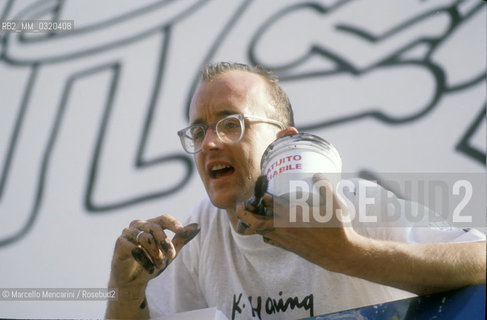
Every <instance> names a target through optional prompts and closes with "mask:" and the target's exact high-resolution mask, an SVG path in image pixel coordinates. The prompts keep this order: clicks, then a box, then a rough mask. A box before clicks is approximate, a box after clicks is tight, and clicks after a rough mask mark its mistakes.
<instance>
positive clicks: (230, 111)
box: [190, 109, 238, 125]
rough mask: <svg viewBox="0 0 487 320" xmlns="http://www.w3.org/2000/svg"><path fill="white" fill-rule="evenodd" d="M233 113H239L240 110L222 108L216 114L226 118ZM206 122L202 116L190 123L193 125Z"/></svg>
mask: <svg viewBox="0 0 487 320" xmlns="http://www.w3.org/2000/svg"><path fill="white" fill-rule="evenodd" d="M232 114H238V112H236V111H234V110H226V109H224V110H220V111H218V112H217V113H216V116H217V117H220V118H224V117H226V116H230V115H232ZM204 123H205V122H204V121H203V119H201V118H197V119H195V120H194V121H193V122H192V123H190V125H193V124H204Z"/></svg>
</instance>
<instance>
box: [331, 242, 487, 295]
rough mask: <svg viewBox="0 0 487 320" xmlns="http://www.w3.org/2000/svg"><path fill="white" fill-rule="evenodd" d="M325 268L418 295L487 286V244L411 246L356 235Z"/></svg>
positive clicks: (409, 244)
mask: <svg viewBox="0 0 487 320" xmlns="http://www.w3.org/2000/svg"><path fill="white" fill-rule="evenodd" d="M354 237H355V239H354V240H353V241H351V242H350V243H349V245H348V249H347V250H345V252H344V253H343V254H341V255H340V257H335V258H337V260H335V261H334V262H331V261H330V260H331V257H330V259H323V260H322V265H323V267H325V268H327V269H329V270H331V271H336V272H341V273H345V274H348V275H351V276H355V277H359V278H363V279H367V280H370V281H374V282H377V283H381V284H384V285H388V286H393V287H396V288H400V289H403V290H407V291H410V292H414V293H417V294H425V293H432V292H437V291H445V290H451V289H455V288H459V287H462V286H467V285H475V284H480V283H485V280H486V279H485V271H486V270H485V266H486V244H485V242H469V243H439V244H411V243H402V242H395V241H384V240H375V239H370V238H366V237H363V236H359V235H356V236H354Z"/></svg>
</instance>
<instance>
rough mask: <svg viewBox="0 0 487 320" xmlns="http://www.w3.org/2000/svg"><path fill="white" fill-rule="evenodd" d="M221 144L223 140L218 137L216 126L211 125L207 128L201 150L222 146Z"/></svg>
mask: <svg viewBox="0 0 487 320" xmlns="http://www.w3.org/2000/svg"><path fill="white" fill-rule="evenodd" d="M221 145H222V142H221V141H220V139H219V138H218V135H217V134H216V130H215V128H211V127H210V128H208V130H206V133H205V138H204V139H203V142H202V143H201V150H203V151H208V150H214V149H218V148H220V146H221Z"/></svg>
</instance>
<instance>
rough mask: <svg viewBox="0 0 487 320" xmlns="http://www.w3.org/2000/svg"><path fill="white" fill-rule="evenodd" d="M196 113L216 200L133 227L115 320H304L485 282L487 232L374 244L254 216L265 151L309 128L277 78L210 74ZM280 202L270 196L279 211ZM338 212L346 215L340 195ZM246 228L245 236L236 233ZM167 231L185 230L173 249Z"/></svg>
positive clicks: (227, 70) (233, 67)
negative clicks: (182, 216) (213, 318)
mask: <svg viewBox="0 0 487 320" xmlns="http://www.w3.org/2000/svg"><path fill="white" fill-rule="evenodd" d="M189 112H190V125H191V126H190V127H188V128H186V129H183V130H181V131H180V132H179V135H180V137H181V141H182V143H183V147H184V149H185V150H186V151H187V152H189V153H192V154H194V159H195V163H196V166H197V168H198V173H199V175H200V177H201V179H202V181H203V184H204V186H205V188H206V192H207V194H208V198H209V200H208V199H205V200H203V201H202V202H200V203H199V204H198V206H197V207H196V209H195V212H194V214H193V219H195V220H196V221H197V223H198V224H194V223H193V224H188V225H186V226H185V227H183V225H182V224H181V223H180V222H179V221H177V220H176V219H174V218H173V217H171V216H169V215H164V216H161V217H157V218H154V219H151V220H148V221H133V222H132V223H131V224H130V226H129V228H126V229H124V231H123V232H122V235H121V236H120V237H119V238H118V240H117V243H116V247H115V252H114V256H113V262H112V271H111V274H110V281H109V287H111V288H118V290H119V299H118V301H110V302H109V304H108V307H107V314H106V316H107V317H108V318H147V317H149V310H150V315H152V316H157V315H159V314H164V313H174V312H181V311H186V310H194V309H201V308H206V307H212V306H216V307H217V308H218V309H220V310H222V311H223V312H224V313H225V314H226V315H227V317H228V318H230V319H247V318H257V319H258V318H263V319H265V318H270V317H273V318H280V319H281V318H289V319H293V318H299V317H301V318H302V317H307V316H312V315H318V314H323V313H330V312H334V311H338V310H343V309H347V308H354V307H360V306H363V305H369V304H373V303H379V302H384V301H385V300H393V299H398V298H402V297H404V296H406V295H405V293H404V292H403V291H400V290H398V289H393V288H391V287H395V288H399V289H402V290H406V291H409V292H414V293H426V292H434V291H439V290H448V289H453V288H457V287H461V286H465V285H471V284H479V283H484V282H485V264H486V247H485V237H484V236H483V235H482V234H480V235H479V234H476V233H474V232H473V233H472V232H463V231H458V230H457V231H455V232H453V231H452V232H451V233H449V234H448V235H447V237H446V238H448V239H449V241H450V242H457V243H450V244H445V243H430V244H418V243H407V242H406V241H407V240H408V239H410V235H409V234H407V232H409V231H407V230H406V231H387V232H383V233H381V234H379V232H377V234H375V235H372V236H374V237H370V236H369V237H366V236H365V235H364V234H363V233H362V234H360V233H359V232H357V231H355V230H354V229H353V228H350V227H340V226H335V227H333V228H290V227H286V228H284V227H283V228H278V227H274V225H273V220H272V217H262V216H259V215H255V214H253V213H251V212H248V211H246V210H245V206H244V203H243V200H246V199H248V198H249V197H250V196H251V195H252V193H253V188H254V184H255V181H256V179H257V177H259V175H260V174H261V172H260V160H261V157H262V154H263V152H264V150H265V148H266V147H267V146H268V145H269V144H270V143H271V142H272V141H274V140H275V139H276V138H278V137H281V136H283V135H286V134H292V133H296V132H297V130H296V129H295V128H294V127H293V118H292V117H293V116H292V111H291V107H290V104H289V101H288V99H287V97H286V95H285V93H284V92H283V91H282V89H281V88H280V86H279V83H278V82H277V79H275V78H274V77H273V76H272V75H271V74H269V73H268V72H266V71H264V70H261V69H253V68H250V67H248V66H245V65H240V64H231V63H219V64H215V65H210V66H207V67H206V68H205V69H204V71H203V81H202V83H201V84H200V86H199V88H198V90H197V91H196V93H195V94H194V96H193V99H192V102H191V106H190V111H189ZM314 179H315V180H316V181H323V179H324V178H323V177H321V176H320V175H315V177H314ZM321 191H322V194H324V192H326V190H321ZM278 202H279V199H274V198H273V197H272V196H271V195H270V194H266V195H265V196H264V203H265V205H266V207H267V208H268V209H269V210H275V209H274V208H277V207H278V206H276V203H278ZM333 204H334V207H335V208H339V209H342V210H344V211H345V212H346V209H347V207H346V206H345V205H344V204H343V202H342V201H341V200H340V198H338V197H337V196H334V197H333ZM284 207H285V206H284ZM280 208H282V207H280ZM279 210H281V209H279ZM283 210H284V209H283ZM276 214H279V212H276ZM239 220H240V221H241V223H243V224H245V225H246V226H248V228H247V230H246V231H245V235H241V234H239V233H237V232H236V230H237V225H238V223H239ZM199 228H201V232H200V233H199V234H198V232H199V230H200V229H199ZM164 230H170V231H172V232H174V233H175V236H174V238H173V239H172V241H170V240H169V239H168V237H167V236H166V234H165V232H164ZM394 232H397V234H396V233H394ZM424 232H429V231H428V230H426V231H424ZM431 232H432V233H433V234H434V233H435V232H439V231H438V230H436V231H435V230H432V231H431ZM369 235H370V233H369ZM193 238H194V239H193ZM191 239H193V240H192V241H191ZM443 239H445V237H443ZM263 240H264V241H263ZM397 240H399V241H397ZM190 241H191V242H190ZM433 242H434V241H433ZM186 244H187V246H186V247H185V249H184V250H181V249H182V247H183V246H184V245H186ZM178 254H179V256H178V258H177V259H175V257H176V255H178ZM170 262H172V263H171V264H170V265H169V263H170ZM168 265H169V266H168ZM166 267H167V269H166ZM163 271H165V272H163ZM160 273H162V274H161V275H160V276H159V274H160ZM151 279H153V280H152V281H150V282H149V280H151ZM372 282H374V283H372Z"/></svg>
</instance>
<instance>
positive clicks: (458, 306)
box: [308, 284, 485, 320]
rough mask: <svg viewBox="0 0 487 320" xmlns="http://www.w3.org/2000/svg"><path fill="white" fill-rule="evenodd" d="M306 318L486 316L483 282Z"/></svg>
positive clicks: (404, 319) (406, 319)
mask: <svg viewBox="0 0 487 320" xmlns="http://www.w3.org/2000/svg"><path fill="white" fill-rule="evenodd" d="M308 319H309V320H311V319H313V320H338V319H340V320H352V319H353V320H371V319H374V320H391V319H394V320H446V319H448V320H460V319H462V320H463V319H468V320H475V319H482V320H484V319H485V284H483V285H478V286H470V287H466V288H462V289H458V290H453V291H448V292H442V293H437V294H433V295H427V296H420V297H415V298H409V299H404V300H398V301H393V302H388V303H382V304H377V305H372V306H367V307H363V308H359V309H352V310H347V311H341V312H337V313H332V314H327V315H322V316H317V317H313V318H308Z"/></svg>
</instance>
